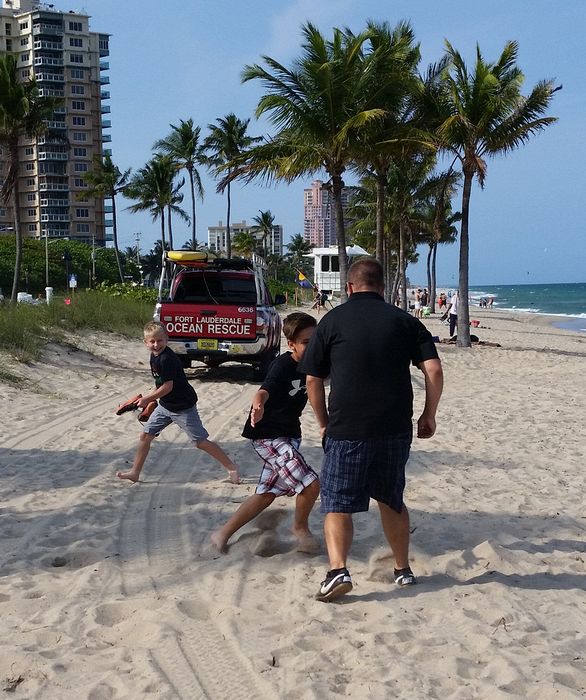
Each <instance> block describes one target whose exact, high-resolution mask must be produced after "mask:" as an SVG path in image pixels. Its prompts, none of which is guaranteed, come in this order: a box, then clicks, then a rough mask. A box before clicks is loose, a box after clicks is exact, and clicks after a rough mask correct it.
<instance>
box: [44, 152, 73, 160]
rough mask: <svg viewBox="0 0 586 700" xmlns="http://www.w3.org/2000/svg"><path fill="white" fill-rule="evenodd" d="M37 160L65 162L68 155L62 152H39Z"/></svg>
mask: <svg viewBox="0 0 586 700" xmlns="http://www.w3.org/2000/svg"><path fill="white" fill-rule="evenodd" d="M37 157H38V159H39V160H67V159H68V155H67V153H64V152H63V151H41V152H40V153H39V154H38V156H37Z"/></svg>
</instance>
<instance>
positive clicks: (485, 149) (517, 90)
mask: <svg viewBox="0 0 586 700" xmlns="http://www.w3.org/2000/svg"><path fill="white" fill-rule="evenodd" d="M517 53H518V45H517V42H515V41H509V42H507V43H506V44H505V47H504V49H503V51H502V53H501V55H500V56H499V58H498V60H497V61H496V62H495V63H488V62H486V61H485V60H484V58H483V56H482V54H481V52H480V47H479V46H478V45H477V47H476V62H475V64H474V68H473V70H472V71H469V70H468V67H467V66H466V63H465V62H464V59H463V58H462V56H461V55H460V53H459V52H458V51H456V49H454V47H453V46H452V45H451V44H450V43H449V42H448V41H446V54H447V57H448V59H449V67H448V69H447V70H445V71H444V72H443V74H442V80H441V90H440V99H439V101H438V103H437V111H438V115H439V117H440V124H439V127H438V129H437V142H438V146H439V147H440V148H442V149H444V150H446V151H448V152H450V153H452V154H453V155H454V157H455V158H457V159H458V160H459V161H460V163H461V166H462V172H463V174H464V184H463V190H462V225H461V231H460V261H459V297H460V302H459V308H458V345H459V346H460V347H470V344H471V343H470V327H469V323H470V311H469V307H468V270H469V263H468V258H469V233H468V224H469V214H470V194H471V191H472V182H473V180H474V178H475V177H476V178H477V179H478V184H479V185H480V187H484V181H485V178H486V169H487V165H486V161H485V158H486V157H487V156H496V155H498V154H501V153H504V154H506V153H508V152H509V151H512V150H513V149H515V148H518V147H519V146H521V145H523V144H524V143H526V142H527V141H528V140H529V139H530V137H531V136H533V135H534V134H536V133H537V132H539V131H541V130H543V129H544V128H545V127H546V126H548V125H549V124H553V123H554V122H555V121H557V119H556V118H555V117H544V116H542V115H544V114H545V113H546V111H547V109H548V107H549V106H550V103H551V101H552V98H553V93H554V92H555V91H556V90H559V89H560V88H559V87H557V88H554V84H553V81H551V80H542V81H540V82H539V83H537V85H536V86H535V87H534V88H533V90H532V91H531V93H530V94H529V95H528V96H527V97H525V96H523V95H522V94H521V87H522V84H523V81H524V76H523V74H522V72H521V69H520V68H519V67H518V66H517V65H516V60H517Z"/></svg>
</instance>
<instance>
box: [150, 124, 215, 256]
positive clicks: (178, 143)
mask: <svg viewBox="0 0 586 700" xmlns="http://www.w3.org/2000/svg"><path fill="white" fill-rule="evenodd" d="M169 126H170V127H171V133H170V134H169V136H167V137H166V138H164V139H161V140H159V141H157V142H156V143H155V145H154V148H155V149H157V150H159V151H161V152H162V153H164V154H165V155H168V156H170V157H171V158H172V159H173V161H174V162H175V163H176V164H177V166H178V167H179V168H182V169H185V170H187V174H188V176H189V191H190V192H191V243H192V245H193V250H196V249H197V226H196V207H195V201H196V195H197V196H198V197H199V198H200V199H202V200H203V194H204V192H203V186H202V184H201V177H200V174H199V171H198V169H197V166H198V165H202V164H203V163H205V154H204V148H203V144H201V143H200V140H199V139H200V134H201V129H200V128H199V126H194V125H193V119H188V120H187V121H183V119H181V120H180V121H179V126H175V125H173V124H170V125H169Z"/></svg>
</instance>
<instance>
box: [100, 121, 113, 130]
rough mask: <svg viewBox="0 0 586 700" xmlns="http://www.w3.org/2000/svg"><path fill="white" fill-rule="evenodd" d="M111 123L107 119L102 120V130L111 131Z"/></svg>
mask: <svg viewBox="0 0 586 700" xmlns="http://www.w3.org/2000/svg"><path fill="white" fill-rule="evenodd" d="M111 128H112V122H111V121H110V120H109V119H102V129H111Z"/></svg>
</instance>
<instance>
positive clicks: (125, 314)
mask: <svg viewBox="0 0 586 700" xmlns="http://www.w3.org/2000/svg"><path fill="white" fill-rule="evenodd" d="M67 299H69V303H66V301H67ZM152 313H153V305H152V304H151V303H150V302H148V301H144V300H141V299H133V298H128V297H120V296H113V295H111V294H108V293H105V292H101V291H82V292H78V293H76V294H75V295H71V296H69V297H67V298H64V297H54V298H53V300H52V302H51V304H44V303H42V304H34V305H32V304H16V305H9V304H4V305H3V306H2V307H0V349H3V350H5V351H6V352H8V353H9V354H10V355H12V356H13V357H14V358H15V359H17V360H18V361H20V362H31V361H33V360H36V359H38V358H39V356H40V353H41V351H42V349H43V347H44V346H45V345H46V343H49V342H56V343H59V342H63V341H64V340H65V339H66V336H67V333H68V332H79V331H84V330H95V331H106V332H109V333H118V334H120V335H122V336H125V337H137V336H140V335H141V334H142V328H143V326H144V324H145V323H146V322H147V321H149V320H150V319H151V318H152Z"/></svg>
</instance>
